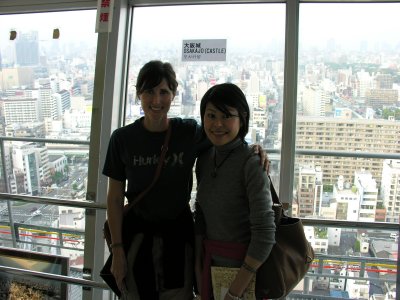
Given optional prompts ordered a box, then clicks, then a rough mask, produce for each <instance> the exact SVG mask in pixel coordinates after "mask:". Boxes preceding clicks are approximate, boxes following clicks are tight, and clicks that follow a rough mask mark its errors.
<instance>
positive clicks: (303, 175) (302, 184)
mask: <svg viewBox="0 0 400 300" xmlns="http://www.w3.org/2000/svg"><path fill="white" fill-rule="evenodd" d="M322 187H323V186H322V171H321V168H320V167H316V168H314V167H300V170H299V182H298V186H297V202H298V207H299V208H298V214H299V216H300V217H307V216H308V217H309V216H319V215H320V211H321V206H322Z"/></svg>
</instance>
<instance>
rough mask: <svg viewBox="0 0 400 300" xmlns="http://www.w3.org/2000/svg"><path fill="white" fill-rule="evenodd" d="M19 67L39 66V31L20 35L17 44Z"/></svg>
mask: <svg viewBox="0 0 400 300" xmlns="http://www.w3.org/2000/svg"><path fill="white" fill-rule="evenodd" d="M15 52H16V54H17V65H18V66H36V65H39V34H38V32H37V31H31V32H29V33H19V34H18V39H17V40H16V42H15Z"/></svg>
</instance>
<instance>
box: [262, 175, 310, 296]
mask: <svg viewBox="0 0 400 300" xmlns="http://www.w3.org/2000/svg"><path fill="white" fill-rule="evenodd" d="M269 180H270V187H271V195H272V200H273V203H274V205H273V210H274V212H275V225H276V231H275V241H276V243H275V245H274V246H273V248H272V251H271V253H270V255H269V256H268V258H267V260H266V261H265V262H264V263H263V264H262V265H261V267H260V268H259V269H258V270H257V275H256V292H255V293H256V297H257V299H258V298H267V299H271V298H272V299H275V298H281V297H284V296H286V295H287V294H289V293H290V292H291V291H292V290H293V289H294V288H295V287H296V285H297V284H298V283H299V282H300V280H302V279H303V278H304V276H305V275H306V273H307V271H308V269H309V268H310V265H311V262H312V261H313V259H314V250H313V248H312V247H311V245H310V243H309V242H308V240H307V238H306V235H305V233H304V228H303V224H302V222H301V220H300V219H298V218H292V217H289V216H288V215H286V214H285V212H284V209H283V206H282V203H281V201H280V200H279V197H278V194H277V193H276V191H275V188H274V186H273V184H272V181H271V178H269Z"/></svg>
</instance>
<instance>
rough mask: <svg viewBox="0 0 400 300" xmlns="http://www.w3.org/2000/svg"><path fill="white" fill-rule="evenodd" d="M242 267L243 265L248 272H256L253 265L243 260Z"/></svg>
mask: <svg viewBox="0 0 400 300" xmlns="http://www.w3.org/2000/svg"><path fill="white" fill-rule="evenodd" d="M242 267H243V269H245V270H246V271H249V272H250V273H253V274H256V273H257V269H254V268H253V267H251V266H249V265H248V264H246V263H245V262H243V264H242Z"/></svg>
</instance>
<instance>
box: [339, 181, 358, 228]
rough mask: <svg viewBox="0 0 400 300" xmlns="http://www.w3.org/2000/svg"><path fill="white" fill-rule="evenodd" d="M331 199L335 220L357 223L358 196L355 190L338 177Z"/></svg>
mask: <svg viewBox="0 0 400 300" xmlns="http://www.w3.org/2000/svg"><path fill="white" fill-rule="evenodd" d="M333 199H334V201H335V203H336V217H335V219H336V220H348V221H358V214H359V209H360V195H359V193H358V192H357V189H356V188H352V186H351V184H350V183H349V182H345V181H344V177H343V176H342V175H340V176H339V178H338V181H337V184H336V185H334V187H333Z"/></svg>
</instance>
